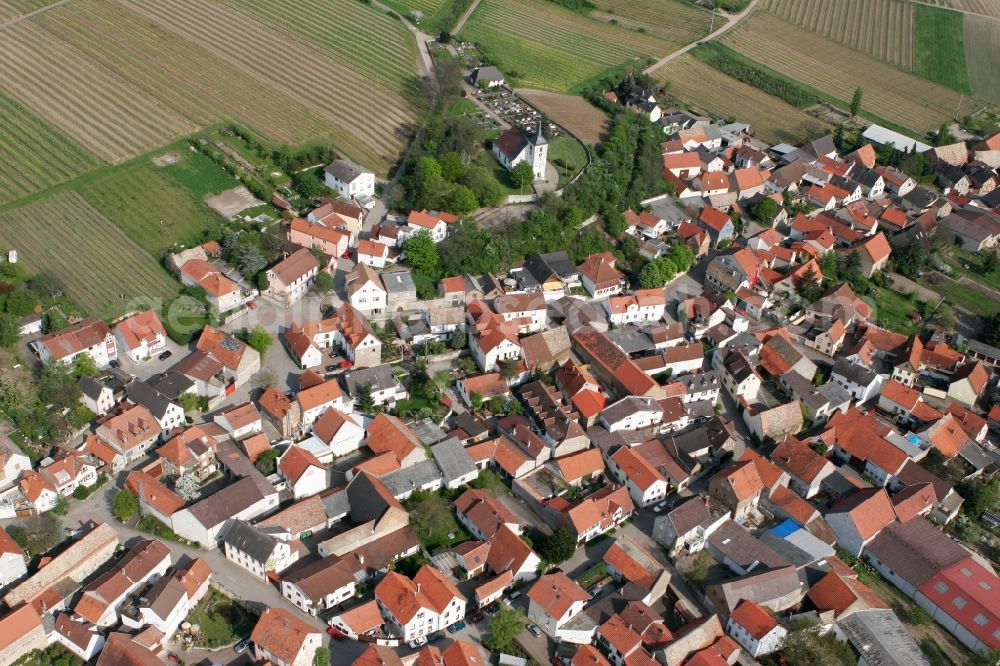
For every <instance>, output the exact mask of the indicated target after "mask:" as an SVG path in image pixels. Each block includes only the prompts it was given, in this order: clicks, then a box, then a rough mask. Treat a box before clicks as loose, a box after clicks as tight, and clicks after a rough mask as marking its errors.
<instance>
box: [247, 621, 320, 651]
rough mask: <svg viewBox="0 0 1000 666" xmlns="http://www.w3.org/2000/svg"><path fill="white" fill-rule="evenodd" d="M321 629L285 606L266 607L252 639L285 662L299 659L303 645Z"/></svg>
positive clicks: (251, 636) (252, 634)
mask: <svg viewBox="0 0 1000 666" xmlns="http://www.w3.org/2000/svg"><path fill="white" fill-rule="evenodd" d="M311 634H314V635H319V629H316V628H315V627H313V626H312V625H309V624H306V622H304V621H303V620H300V619H299V618H297V617H295V616H294V615H292V613H290V612H289V611H287V610H285V609H284V608H265V609H264V613H263V614H262V615H261V616H260V619H259V620H257V624H256V626H254V628H253V632H252V633H251V634H250V640H251V641H253V642H254V643H255V644H256V645H257V646H258V647H259V648H261V649H263V650H266V651H267V652H270V653H271V654H272V655H274V656H275V657H276V658H278V659H281V660H282V661H284V662H285V663H289V664H291V663H293V662H295V661H297V657H298V655H299V652H300V651H301V650H302V646H303V645H304V644H305V642H306V641H307V640H308V639H309V636H310V635H311Z"/></svg>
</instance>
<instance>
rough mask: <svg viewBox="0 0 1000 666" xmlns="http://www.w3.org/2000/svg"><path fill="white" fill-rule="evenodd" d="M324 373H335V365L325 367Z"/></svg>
mask: <svg viewBox="0 0 1000 666" xmlns="http://www.w3.org/2000/svg"><path fill="white" fill-rule="evenodd" d="M326 371H327V372H336V371H337V366H335V365H328V366H326Z"/></svg>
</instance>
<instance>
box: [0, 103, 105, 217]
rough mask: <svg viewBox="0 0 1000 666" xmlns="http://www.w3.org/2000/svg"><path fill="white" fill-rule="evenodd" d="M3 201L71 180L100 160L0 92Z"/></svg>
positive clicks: (0, 196) (0, 187) (0, 199)
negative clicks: (2, 128) (3, 129)
mask: <svg viewBox="0 0 1000 666" xmlns="http://www.w3.org/2000/svg"><path fill="white" fill-rule="evenodd" d="M0 118H3V126H4V128H5V129H8V131H4V132H0V204H2V203H4V202H8V201H12V200H14V199H17V198H19V197H22V196H25V195H27V194H31V193H32V192H37V191H39V190H42V189H44V188H46V187H48V186H50V185H54V184H56V183H61V182H63V181H66V180H69V179H71V178H73V177H75V176H78V175H79V174H81V173H83V172H84V171H87V170H89V169H92V168H94V167H96V166H98V165H99V164H100V161H99V160H98V159H97V158H96V157H95V156H93V155H91V154H90V153H88V152H87V151H86V150H84V149H83V148H82V147H80V146H79V145H78V144H77V143H76V142H74V141H73V140H71V139H70V138H69V137H67V136H65V135H63V134H62V133H60V132H58V131H57V130H55V129H53V128H52V127H51V126H50V125H49V124H48V123H46V122H45V121H44V120H42V119H41V118H39V117H38V116H37V115H35V114H34V113H32V112H30V111H28V110H27V109H26V108H24V107H23V106H22V105H20V104H18V103H17V102H16V101H14V100H13V99H11V98H10V97H8V96H6V95H3V94H0Z"/></svg>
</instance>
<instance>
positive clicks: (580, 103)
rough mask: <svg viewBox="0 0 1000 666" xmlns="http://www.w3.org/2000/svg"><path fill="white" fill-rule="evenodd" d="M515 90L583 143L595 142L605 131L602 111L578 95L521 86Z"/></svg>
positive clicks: (604, 117) (598, 140)
mask: <svg viewBox="0 0 1000 666" xmlns="http://www.w3.org/2000/svg"><path fill="white" fill-rule="evenodd" d="M517 94H519V95H521V96H522V97H524V98H525V99H526V100H528V101H529V102H531V103H532V104H533V105H534V106H536V107H538V108H539V109H540V110H541V111H542V113H544V114H545V115H547V116H548V117H549V118H551V119H552V120H554V121H555V122H557V123H558V124H560V125H562V126H563V127H565V128H566V129H567V130H569V131H570V132H572V133H573V134H574V135H575V136H576V137H577V138H579V139H580V140H581V141H583V142H584V143H589V144H597V143H599V142H600V140H601V138H602V137H603V136H604V133H605V132H607V131H608V117H607V116H606V115H605V114H604V112H603V111H601V110H600V109H598V108H597V107H596V106H594V105H593V104H591V103H590V102H588V101H587V100H585V99H583V98H582V97H580V96H578V95H565V94H562V93H554V92H547V91H545V90H530V89H525V88H519V89H518V91H517Z"/></svg>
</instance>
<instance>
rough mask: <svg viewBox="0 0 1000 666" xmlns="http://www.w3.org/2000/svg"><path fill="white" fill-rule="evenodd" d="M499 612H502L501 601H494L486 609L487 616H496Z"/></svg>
mask: <svg viewBox="0 0 1000 666" xmlns="http://www.w3.org/2000/svg"><path fill="white" fill-rule="evenodd" d="M499 612H500V602H499V601H494V602H493V603H492V604H490V605H489V606H487V607H486V614H487V615H496V614H497V613H499Z"/></svg>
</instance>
